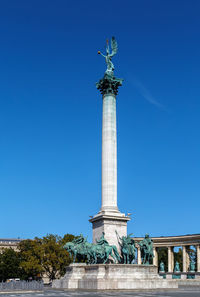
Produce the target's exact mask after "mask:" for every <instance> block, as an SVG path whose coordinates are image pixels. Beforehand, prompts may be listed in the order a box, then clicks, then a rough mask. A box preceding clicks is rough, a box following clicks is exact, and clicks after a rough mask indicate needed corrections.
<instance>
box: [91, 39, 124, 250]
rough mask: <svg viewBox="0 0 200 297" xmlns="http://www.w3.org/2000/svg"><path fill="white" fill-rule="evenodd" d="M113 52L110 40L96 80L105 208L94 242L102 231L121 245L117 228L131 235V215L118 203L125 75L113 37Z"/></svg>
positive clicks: (95, 223) (95, 225)
mask: <svg viewBox="0 0 200 297" xmlns="http://www.w3.org/2000/svg"><path fill="white" fill-rule="evenodd" d="M111 49H112V51H111V53H110V48H109V42H108V41H107V47H106V55H103V54H102V53H101V52H100V51H99V52H98V53H99V54H101V55H102V56H103V57H104V58H105V60H106V64H107V69H106V71H105V74H104V76H103V78H102V79H100V81H99V82H98V83H97V84H96V87H97V89H98V90H100V92H101V94H102V97H103V98H102V99H103V120H102V185H101V195H102V197H101V210H100V212H99V213H98V214H97V215H95V216H94V217H93V218H92V219H91V220H90V222H91V223H92V226H93V242H94V243H95V242H96V240H97V239H99V237H100V236H101V234H102V232H104V233H105V234H106V238H107V240H108V242H109V243H110V244H114V245H115V246H117V247H119V243H118V240H117V237H116V232H115V231H117V233H118V234H119V235H120V236H126V235H127V222H128V221H129V220H130V218H129V217H128V216H125V214H123V213H121V212H120V211H119V210H118V207H117V127H116V97H117V93H118V88H119V86H121V85H122V81H123V79H120V78H116V77H115V76H114V65H113V63H112V58H113V56H114V55H116V53H117V42H116V39H115V38H114V37H112V39H111Z"/></svg>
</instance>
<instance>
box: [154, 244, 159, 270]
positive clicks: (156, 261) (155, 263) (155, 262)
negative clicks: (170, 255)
mask: <svg viewBox="0 0 200 297" xmlns="http://www.w3.org/2000/svg"><path fill="white" fill-rule="evenodd" d="M153 254H154V257H153V265H155V266H158V251H157V248H156V247H154V248H153Z"/></svg>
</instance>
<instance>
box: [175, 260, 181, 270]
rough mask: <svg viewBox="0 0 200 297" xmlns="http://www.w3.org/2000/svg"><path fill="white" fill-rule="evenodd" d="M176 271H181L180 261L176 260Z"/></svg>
mask: <svg viewBox="0 0 200 297" xmlns="http://www.w3.org/2000/svg"><path fill="white" fill-rule="evenodd" d="M174 272H180V265H179V262H178V261H176V264H175V267H174Z"/></svg>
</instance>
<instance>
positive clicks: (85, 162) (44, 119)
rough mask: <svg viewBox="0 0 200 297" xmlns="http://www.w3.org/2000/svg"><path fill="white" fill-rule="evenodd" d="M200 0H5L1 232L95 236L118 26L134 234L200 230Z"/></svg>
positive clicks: (122, 171)
mask: <svg viewBox="0 0 200 297" xmlns="http://www.w3.org/2000/svg"><path fill="white" fill-rule="evenodd" d="M199 13H200V2H199V1H196V0H193V1H189V0H188V1H185V0H182V1H179V0H167V1H165V0H163V1H160V0H151V1H149V0H140V1H135V0H134V1H133V0H131V1H123V2H122V1H118V0H115V1H113V0H110V1H100V2H99V1H88V0H85V1H81V0H79V1H68V0H59V1H52V0H48V1H47V0H42V1H38V0H34V1H33V0H29V1H25V0H24V1H22V0H18V1H12V0H8V1H6V0H5V1H1V3H0V42H1V47H0V65H1V70H0V81H1V88H0V156H1V157H0V198H1V216H0V224H1V235H0V237H20V238H28V237H29V238H32V237H34V236H43V235H46V234H47V233H54V234H59V235H63V234H65V233H73V234H79V233H81V232H82V233H83V234H85V235H88V236H89V239H91V237H92V228H91V225H90V223H89V222H88V219H89V216H90V215H94V214H96V213H97V211H99V208H100V201H101V115H102V99H101V95H100V93H99V91H97V90H96V88H95V83H96V82H97V81H98V80H99V79H100V78H101V77H102V76H103V73H104V71H105V62H104V60H103V58H102V57H100V56H99V55H97V51H98V50H101V51H103V50H104V48H105V40H106V38H110V37H111V36H113V35H114V36H116V39H117V41H118V45H119V51H118V54H117V56H115V57H114V59H113V62H114V64H115V69H116V71H115V75H116V76H117V77H123V78H124V83H123V87H121V88H120V90H119V95H118V98H117V126H118V205H119V209H120V210H121V211H123V212H126V213H127V212H131V213H132V221H131V222H129V223H128V224H129V225H128V232H130V233H134V235H136V236H142V235H144V234H145V233H146V232H149V233H150V234H151V235H152V236H164V235H179V234H192V233H199V232H200V230H199V209H200V199H199V198H200V184H199V176H200V138H199V128H200V117H199V111H200V75H199V71H200V30H199V28H200V19H199Z"/></svg>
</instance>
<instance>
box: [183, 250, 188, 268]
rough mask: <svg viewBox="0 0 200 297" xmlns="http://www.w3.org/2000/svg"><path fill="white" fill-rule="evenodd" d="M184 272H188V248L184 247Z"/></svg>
mask: <svg viewBox="0 0 200 297" xmlns="http://www.w3.org/2000/svg"><path fill="white" fill-rule="evenodd" d="M183 272H187V255H186V246H183Z"/></svg>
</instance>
